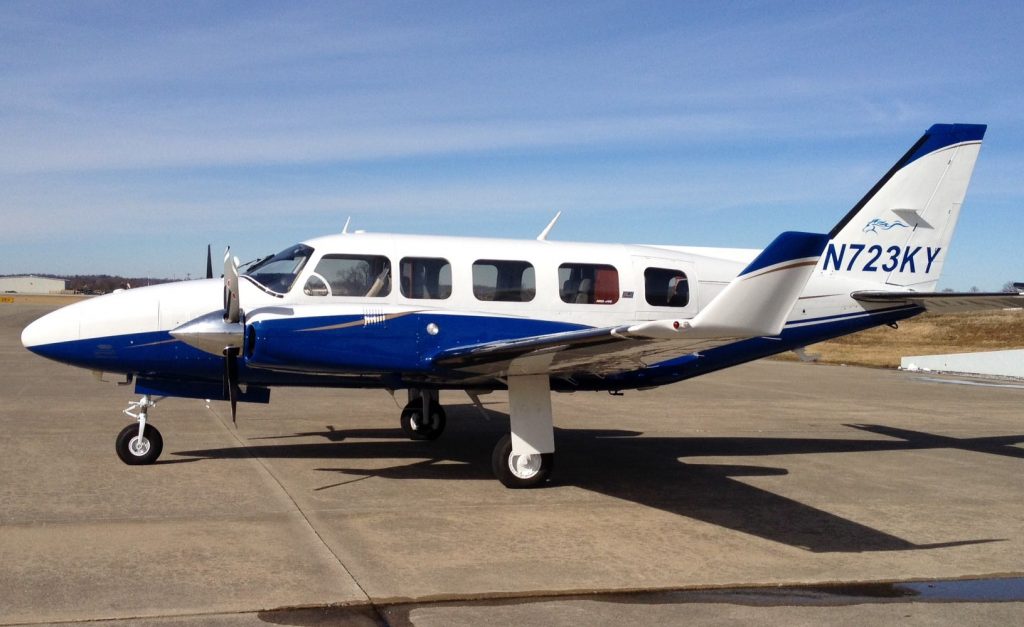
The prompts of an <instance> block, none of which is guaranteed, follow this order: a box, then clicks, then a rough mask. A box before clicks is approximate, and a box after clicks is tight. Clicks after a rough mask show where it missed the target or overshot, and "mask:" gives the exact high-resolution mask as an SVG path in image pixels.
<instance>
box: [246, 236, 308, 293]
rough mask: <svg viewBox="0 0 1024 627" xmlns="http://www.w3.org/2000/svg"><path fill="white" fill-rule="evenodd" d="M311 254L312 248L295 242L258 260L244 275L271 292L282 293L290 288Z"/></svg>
mask: <svg viewBox="0 0 1024 627" xmlns="http://www.w3.org/2000/svg"><path fill="white" fill-rule="evenodd" d="M312 255H313V249H312V248H310V247H309V246H306V245H305V244H296V245H295V246H292V247H291V248H287V249H285V250H282V251H281V252H279V253H277V254H276V255H274V256H273V257H270V258H268V259H264V260H262V261H260V262H259V263H257V264H256V265H254V266H253V267H252V268H250V269H249V270H248V272H246V273H245V276H247V277H249V278H250V279H252V280H253V281H255V282H256V283H258V284H259V285H261V286H262V287H264V288H265V289H267V290H269V291H271V292H274V293H277V294H284V293H287V292H288V290H290V289H291V288H292V284H293V283H295V277H297V276H299V272H302V268H303V266H305V265H306V262H307V261H309V258H310V257H311V256H312Z"/></svg>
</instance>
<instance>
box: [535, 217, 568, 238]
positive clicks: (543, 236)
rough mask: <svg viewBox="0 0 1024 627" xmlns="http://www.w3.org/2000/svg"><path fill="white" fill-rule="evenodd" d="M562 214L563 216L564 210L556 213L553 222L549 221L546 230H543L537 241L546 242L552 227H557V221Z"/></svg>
mask: <svg viewBox="0 0 1024 627" xmlns="http://www.w3.org/2000/svg"><path fill="white" fill-rule="evenodd" d="M561 216H562V212H561V211H559V212H558V213H556V214H555V217H553V218H551V222H548V225H547V226H546V227H544V230H543V231H541V232H540V235H538V236H537V241H538V242H546V241H547V239H548V233H550V232H551V229H553V228H555V222H558V218H560V217H561Z"/></svg>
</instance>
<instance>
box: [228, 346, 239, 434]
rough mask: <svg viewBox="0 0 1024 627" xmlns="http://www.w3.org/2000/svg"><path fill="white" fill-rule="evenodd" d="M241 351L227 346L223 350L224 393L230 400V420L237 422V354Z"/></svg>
mask: <svg viewBox="0 0 1024 627" xmlns="http://www.w3.org/2000/svg"><path fill="white" fill-rule="evenodd" d="M240 352H241V351H240V350H239V349H237V348H229V349H227V350H225V351H224V395H225V396H227V397H228V400H229V401H230V402H231V422H232V424H238V422H237V415H238V395H239V393H240V392H241V390H240V389H239V388H238V355H239V353H240Z"/></svg>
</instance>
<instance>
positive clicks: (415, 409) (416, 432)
mask: <svg viewBox="0 0 1024 627" xmlns="http://www.w3.org/2000/svg"><path fill="white" fill-rule="evenodd" d="M428 415H429V418H428V419H426V420H424V419H423V403H422V402H421V401H419V400H414V401H413V402H411V403H409V404H408V405H406V406H405V409H403V410H402V431H405V435H407V436H408V437H409V439H410V440H436V439H437V438H439V437H441V434H442V433H444V426H445V422H446V421H447V419H446V417H445V414H444V408H443V407H441V406H440V405H438V404H437V403H431V404H430V411H429V412H428Z"/></svg>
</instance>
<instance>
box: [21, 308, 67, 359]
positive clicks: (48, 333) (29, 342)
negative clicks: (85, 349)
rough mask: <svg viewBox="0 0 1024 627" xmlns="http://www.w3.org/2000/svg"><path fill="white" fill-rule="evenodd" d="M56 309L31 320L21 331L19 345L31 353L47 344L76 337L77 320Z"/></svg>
mask: <svg viewBox="0 0 1024 627" xmlns="http://www.w3.org/2000/svg"><path fill="white" fill-rule="evenodd" d="M65 309H67V308H64V309H58V310H57V311H54V312H51V313H48V314H46V315H45V316H43V317H42V318H39V319H38V320H36V321H34V322H32V323H31V324H29V325H28V326H27V327H25V328H24V329H23V330H22V331H21V345H22V346H24V347H25V348H27V349H29V350H30V351H32V352H33V353H38V352H39V350H38V349H39V348H40V347H42V346H46V345H48V344H56V343H58V342H67V341H70V340H77V339H78V320H77V319H76V317H73V316H69V315H68V312H66V311H65Z"/></svg>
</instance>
